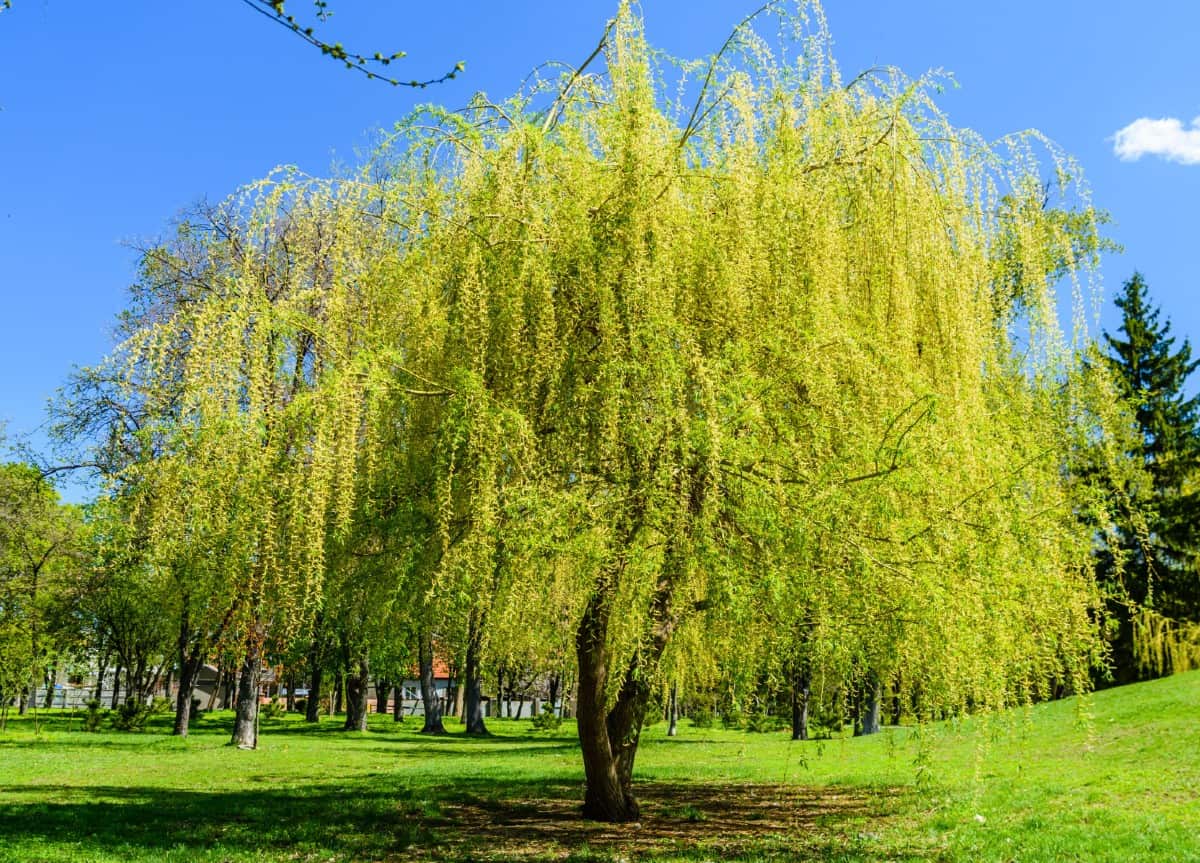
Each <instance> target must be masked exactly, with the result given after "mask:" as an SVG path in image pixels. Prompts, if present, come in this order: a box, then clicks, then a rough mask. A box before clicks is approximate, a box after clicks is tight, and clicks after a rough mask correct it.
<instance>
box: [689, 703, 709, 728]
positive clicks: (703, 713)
mask: <svg viewBox="0 0 1200 863" xmlns="http://www.w3.org/2000/svg"><path fill="white" fill-rule="evenodd" d="M688 719H690V720H691V721H692V727H693V728H712V727H713V720H714V716H713V712H712V708H711V707H694V708H692V710H691V712H690V713H689V714H688Z"/></svg>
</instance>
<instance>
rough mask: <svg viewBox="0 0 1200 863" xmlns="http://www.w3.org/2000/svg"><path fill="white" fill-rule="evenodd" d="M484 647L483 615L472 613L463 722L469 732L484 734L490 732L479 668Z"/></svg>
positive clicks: (468, 641)
mask: <svg viewBox="0 0 1200 863" xmlns="http://www.w3.org/2000/svg"><path fill="white" fill-rule="evenodd" d="M482 647H483V620H482V615H475V614H472V615H471V620H470V624H469V626H468V631H467V662H466V669H465V677H466V686H465V687H464V689H465V698H464V702H463V712H462V717H463V723H464V724H465V725H466V726H467V734H471V735H478V736H483V735H486V734H487V733H488V730H487V725H486V724H484V721H483V679H482V675H481V671H480V668H479V652H480V650H481V649H482Z"/></svg>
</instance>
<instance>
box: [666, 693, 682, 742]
mask: <svg viewBox="0 0 1200 863" xmlns="http://www.w3.org/2000/svg"><path fill="white" fill-rule="evenodd" d="M667 710H668V712H669V713H670V714H671V715H670V716H669V717H668V719H669V723H668V725H667V737H674V736H675V735H676V734H678V733H679V684H678V683H672V684H671V699H670V702H669V704H668V706H667Z"/></svg>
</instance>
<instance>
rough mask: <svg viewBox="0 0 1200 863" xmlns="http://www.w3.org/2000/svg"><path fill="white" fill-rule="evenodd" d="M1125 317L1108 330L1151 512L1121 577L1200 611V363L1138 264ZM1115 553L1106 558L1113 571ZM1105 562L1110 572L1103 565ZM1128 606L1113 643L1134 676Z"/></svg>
mask: <svg viewBox="0 0 1200 863" xmlns="http://www.w3.org/2000/svg"><path fill="white" fill-rule="evenodd" d="M1116 304H1117V308H1119V309H1120V310H1121V313H1122V319H1121V327H1120V329H1119V331H1118V332H1119V335H1120V336H1123V338H1121V337H1119V336H1113V335H1111V334H1109V333H1105V336H1104V337H1105V341H1106V342H1107V345H1108V349H1109V364H1110V368H1111V370H1112V372H1113V376H1114V378H1115V379H1116V382H1117V385H1118V387H1119V388H1120V390H1121V392H1122V394H1123V395H1124V396H1125V398H1126V399H1127V400H1128V402H1129V405H1130V407H1131V409H1132V411H1133V416H1134V420H1135V424H1136V426H1137V434H1136V435H1135V436H1134V438H1133V440H1134V441H1135V442H1136V444H1135V448H1134V450H1133V451H1132V452H1130V456H1131V458H1134V459H1135V460H1137V461H1138V462H1139V463H1140V464H1142V465H1143V466H1144V467H1145V473H1144V476H1145V477H1146V479H1147V483H1146V487H1143V488H1134V489H1130V490H1129V491H1130V493H1131V497H1132V498H1133V500H1134V501H1135V502H1136V503H1138V504H1140V505H1141V507H1142V509H1143V511H1144V512H1145V513H1146V514H1147V519H1146V530H1145V535H1144V536H1140V537H1139V536H1138V533H1139V532H1138V531H1137V530H1135V529H1134V528H1133V526H1131V525H1127V526H1126V527H1125V528H1124V529H1123V530H1122V531H1121V537H1120V540H1119V541H1120V543H1121V545H1122V546H1123V549H1122V551H1123V553H1124V557H1125V561H1126V567H1125V574H1124V576H1123V578H1122V586H1123V588H1124V592H1125V593H1126V594H1127V597H1126V598H1127V599H1128V601H1129V602H1130V603H1132V604H1136V605H1137V606H1147V607H1150V608H1153V609H1155V610H1156V611H1157V612H1158V613H1160V614H1162V615H1164V616H1166V617H1170V618H1174V619H1176V620H1196V619H1197V618H1200V571H1198V569H1197V557H1198V553H1200V521H1198V520H1197V517H1196V516H1197V514H1198V513H1200V490H1198V489H1197V486H1196V483H1195V479H1196V477H1197V475H1198V474H1197V468H1198V467H1200V396H1191V397H1189V396H1188V395H1187V394H1186V393H1185V392H1184V388H1185V384H1186V382H1187V378H1188V376H1189V375H1190V374H1191V373H1192V372H1193V371H1194V370H1195V369H1196V367H1197V366H1200V359H1192V348H1191V345H1190V344H1189V343H1188V341H1187V339H1184V340H1183V343H1182V344H1180V345H1179V346H1178V348H1176V339H1175V337H1174V336H1172V335H1171V334H1170V333H1171V324H1170V322H1169V321H1161V322H1160V319H1159V318H1160V310H1159V308H1157V307H1156V306H1153V305H1152V304H1151V302H1150V299H1149V294H1148V290H1147V286H1146V282H1145V279H1143V278H1142V275H1141V274H1140V273H1136V272H1135V273H1134V274H1133V277H1132V278H1130V279H1129V281H1127V282H1126V283H1125V285H1124V287H1123V288H1122V292H1121V295H1120V296H1119V297H1118V298H1117V300H1116ZM1111 560H1112V555H1111V554H1106V555H1105V561H1106V562H1103V563H1102V565H1101V575H1102V577H1108V578H1112V572H1113V571H1114V568H1113V567H1112V566H1111ZM1106 570H1107V572H1106ZM1131 609H1132V607H1131V606H1124V607H1122V608H1121V609H1119V610H1118V615H1117V616H1118V619H1119V621H1120V624H1121V626H1120V633H1119V635H1118V638H1117V642H1116V644H1115V645H1114V648H1115V649H1114V661H1115V665H1116V672H1117V677H1118V679H1122V680H1125V679H1129V678H1131V677H1133V676H1135V675H1136V669H1135V668H1134V667H1133V665H1134V662H1133V650H1132V627H1131V623H1130V612H1131Z"/></svg>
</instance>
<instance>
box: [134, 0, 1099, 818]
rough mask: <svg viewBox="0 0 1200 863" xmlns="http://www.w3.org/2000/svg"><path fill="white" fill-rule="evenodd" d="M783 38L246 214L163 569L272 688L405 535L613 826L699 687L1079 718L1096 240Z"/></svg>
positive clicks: (639, 76)
mask: <svg viewBox="0 0 1200 863" xmlns="http://www.w3.org/2000/svg"><path fill="white" fill-rule="evenodd" d="M787 20H789V21H791V22H792V23H794V24H795V25H796V39H795V40H794V41H792V42H790V43H789V45H790V46H791V48H790V49H789V52H788V53H785V54H783V55H781V57H779V58H777V57H776V56H775V55H774V54H773V53H772V51H771V50H770V49H769V46H768V43H766V42H764V41H763V40H761V39H759V38H757V37H756V36H755V35H754V32H753V30H752V29H751V27H750V26H749V25H748V24H744V25H743V26H741V27H739V28H738V29H737V30H736V31H735V33H734V35H733V36H732V37H731V39H730V40H729V42H728V43H727V44H726V45H725V47H724V48H723V49H722V51H721V52H720V53H719V54H718V55H717V56H716V57H715V58H714V59H712V60H711V61H710V62H708V63H704V64H699V65H694V64H684V65H683V66H681V67H673V66H670V65H669V64H666V63H665V61H662V60H661V59H658V58H657V55H655V54H654V53H653V52H652V51H651V50H650V49H649V48H648V46H647V45H646V42H645V40H644V38H643V35H642V31H641V25H640V21H639V19H638V18H637V17H636V16H635V15H634V14H633V13H632V12H631V11H630V9H629V8H628V7H625V6H623V7H622V8H621V10H620V12H619V14H618V16H617V18H616V19H614V21H613V23H612V24H611V26H610V27H609V29H608V31H607V32H606V35H605V39H604V42H603V44H602V50H598V51H597V54H596V56H597V57H599V56H603V58H604V60H605V61H606V69H605V71H604V72H603V73H593V72H589V71H588V70H587V69H586V68H584V69H580V70H578V71H577V72H574V73H572V74H570V75H568V76H566V77H565V78H564V79H563V80H562V81H561V82H558V83H557V84H556V85H555V86H554V87H553V88H551V90H550V91H549V92H550V93H551V96H550V97H549V102H548V104H547V98H546V97H545V93H544V92H541V95H540V97H539V93H534V94H526V95H523V96H519V97H517V98H515V99H513V100H510V101H509V102H506V103H504V104H502V105H495V104H492V103H489V102H487V101H486V100H485V99H483V98H482V97H481V98H480V99H478V100H476V102H474V103H473V105H472V106H471V108H470V109H469V110H467V111H464V112H458V113H454V114H450V113H445V112H440V111H436V110H429V111H426V112H424V113H423V114H421V115H419V116H417V117H415V118H414V119H413V120H412V121H411V122H409V123H407V124H405V125H403V126H402V127H401V128H400V129H399V131H398V132H397V134H396V135H395V136H394V137H393V138H392V139H391V140H390V141H389V142H388V144H387V145H386V146H385V147H383V148H381V150H380V151H379V153H378V154H377V155H376V157H375V158H374V159H373V160H372V162H371V164H370V165H369V166H368V168H366V169H365V170H364V171H363V173H362V174H361V175H360V176H357V177H350V178H340V179H338V180H335V181H329V182H318V181H314V180H309V179H306V178H302V177H299V176H296V175H290V174H283V175H279V176H277V177H275V178H273V179H272V180H271V181H269V182H267V183H263V184H260V185H258V186H256V187H253V188H252V189H251V190H250V191H249V192H247V193H246V195H244V196H243V197H241V198H239V199H237V200H236V201H234V202H232V203H231V204H230V207H231V210H230V212H231V213H234V214H235V215H236V218H235V219H234V220H233V225H234V228H235V229H232V230H227V231H223V232H219V234H217V235H215V236H214V237H213V238H212V239H211V242H210V245H209V246H208V247H206V248H207V249H208V251H207V252H206V254H207V255H208V259H210V260H211V261H212V262H213V266H211V267H210V268H208V271H210V274H209V276H208V277H206V280H205V291H204V296H203V298H202V300H201V301H200V302H197V303H196V304H195V305H194V306H191V307H189V308H188V309H187V310H186V311H185V312H182V313H178V314H175V315H172V316H171V317H169V318H168V319H166V320H163V321H161V322H157V323H156V324H155V325H154V326H151V327H148V328H146V329H145V330H144V331H143V332H141V333H140V334H139V335H138V336H137V337H136V338H135V339H133V340H132V341H131V342H130V343H129V345H128V347H127V348H126V350H127V351H128V352H129V353H130V354H131V355H133V356H136V357H137V358H138V363H140V364H141V366H142V367H150V368H155V367H156V366H155V364H156V363H159V364H160V367H161V369H162V377H163V378H164V379H170V380H171V381H172V386H175V387H177V389H178V392H179V397H178V399H177V403H178V409H177V411H176V412H175V413H173V414H172V417H171V419H170V422H169V423H167V426H168V429H167V431H166V432H164V436H165V437H166V438H167V439H169V440H170V442H171V445H170V446H168V447H166V448H165V451H164V453H163V455H162V457H161V458H159V459H157V460H156V461H155V463H154V465H153V467H152V468H148V477H147V481H146V483H144V485H145V487H146V488H147V489H152V492H148V493H147V495H146V496H145V503H144V506H145V508H146V511H147V513H148V516H147V518H149V520H150V523H151V524H153V525H154V527H153V531H152V532H153V535H154V536H155V538H156V545H157V546H158V547H159V548H160V549H161V550H162V553H163V554H164V556H165V557H164V559H170V558H171V554H172V550H174V551H175V552H178V553H179V554H180V555H187V556H189V558H190V559H193V560H198V561H202V562H203V565H204V566H205V567H208V568H209V569H210V570H211V571H212V572H213V573H214V574H215V576H214V577H217V578H218V579H219V580H220V583H221V584H222V585H224V586H225V587H226V589H227V591H228V595H229V596H230V597H231V598H232V601H231V605H230V607H231V608H232V609H235V610H236V614H237V616H238V619H239V621H240V623H239V626H238V628H237V631H238V632H239V633H240V637H241V638H242V639H243V646H244V655H245V656H246V665H245V668H244V672H245V673H246V674H248V673H249V672H251V671H253V670H254V669H253V668H252V666H253V663H254V662H256V661H257V655H258V651H261V644H262V641H263V639H264V638H265V637H266V632H267V630H269V629H276V630H282V631H290V630H292V629H294V627H295V626H297V625H298V624H299V622H301V621H303V620H305V619H306V615H307V614H308V613H309V612H310V611H311V610H312V609H314V608H315V607H317V606H318V605H319V604H320V602H321V601H322V600H321V597H322V594H323V592H324V591H325V590H326V588H327V587H328V585H326V583H325V581H324V578H323V576H324V573H325V571H326V569H327V567H328V566H329V565H330V561H331V560H332V559H335V558H336V555H334V556H332V557H331V551H333V552H336V553H337V554H341V553H343V552H344V551H345V550H346V549H348V548H353V546H354V537H355V536H360V537H371V536H374V537H375V538H374V539H371V540H370V542H371V543H383V541H384V540H383V539H382V538H381V537H380V536H379V530H380V526H381V525H385V524H388V523H389V522H388V519H389V518H391V517H392V515H390V514H394V513H397V512H404V513H407V515H406V516H405V517H404V518H400V519H398V520H395V521H394V522H392V523H394V524H395V525H396V526H397V527H396V529H397V530H403V531H406V532H408V533H409V534H410V535H409V536H407V537H404V538H402V539H403V541H402V542H399V543H396V544H395V547H397V548H399V547H403V548H405V549H406V551H405V552H404V554H403V561H404V563H403V565H398V566H397V572H398V573H400V572H402V573H403V576H402V577H403V578H404V579H408V581H407V582H406V583H407V584H408V589H407V590H406V591H405V593H407V594H408V596H409V600H410V601H411V602H413V603H414V604H415V605H414V607H415V609H416V612H417V613H416V615H415V618H414V619H417V620H419V621H421V626H424V627H425V628H426V630H427V631H428V630H429V629H430V628H432V627H435V626H436V627H438V628H439V629H440V630H441V632H440V633H439V634H440V635H443V636H447V637H449V638H450V639H451V640H454V641H456V643H458V644H461V646H462V647H463V648H464V651H465V655H466V660H467V661H466V665H467V672H468V677H469V678H473V679H474V680H475V681H478V680H479V679H480V677H481V671H480V669H481V668H482V666H483V665H484V664H486V663H487V662H489V661H492V662H497V661H503V660H504V659H505V658H511V657H513V656H516V655H544V656H552V655H556V654H560V653H561V652H562V651H563V650H568V651H570V652H572V653H573V654H574V658H575V662H576V666H577V667H576V676H577V681H578V690H577V703H576V714H577V717H578V727H579V736H580V742H581V749H582V754H583V762H584V769H585V773H586V777H587V791H586V799H585V804H584V811H585V814H586V815H588V816H589V817H592V818H597V819H602V820H608V821H624V820H631V819H635V818H637V817H638V805H637V802H636V799H635V797H634V794H633V786H632V777H633V766H634V759H635V756H636V752H637V745H638V736H639V733H640V729H641V727H642V721H643V719H644V716H645V713H646V711H647V709H648V707H649V705H650V704H651V702H652V699H653V697H654V695H655V693H656V691H658V688H659V687H661V685H662V682H663V681H664V680H665V679H667V678H671V679H675V680H688V681H691V682H693V683H702V682H704V681H705V680H706V679H707V680H711V679H713V677H715V675H716V674H717V671H718V669H719V668H720V667H721V666H722V665H723V664H726V663H728V662H735V663H741V664H743V665H745V666H746V667H751V666H754V665H756V664H757V665H760V666H761V665H763V664H764V663H766V664H768V665H769V662H768V660H770V659H771V658H772V657H782V656H785V655H786V656H787V658H788V659H789V661H791V662H793V663H794V662H797V661H803V662H804V663H805V665H806V667H807V668H809V669H810V675H811V680H812V683H813V686H814V687H816V689H817V690H818V691H819V692H821V693H823V695H822V697H825V698H827V700H829V701H831V702H832V701H834V700H836V698H838V697H840V696H838V695H837V693H845V692H848V691H851V690H852V689H855V688H857V689H859V690H869V691H874V692H876V693H877V692H879V691H880V688H881V687H883V686H889V687H891V688H892V690H893V691H895V692H897V693H900V694H902V695H903V696H904V697H905V698H906V699H908V700H909V701H910V702H911V703H912V704H913V705H914V709H916V710H917V712H918V713H919V715H922V716H930V715H933V714H935V713H937V712H946V711H956V710H962V709H969V708H977V707H999V706H1003V705H1006V704H1010V703H1015V702H1019V701H1023V700H1027V699H1030V698H1034V697H1037V696H1039V695H1040V694H1043V693H1045V692H1047V691H1049V690H1050V689H1051V688H1052V687H1057V686H1060V685H1063V684H1064V683H1066V684H1069V685H1070V686H1072V687H1073V688H1076V689H1082V688H1084V687H1085V686H1086V683H1087V669H1088V666H1089V663H1091V662H1093V661H1094V660H1095V659H1096V658H1097V651H1098V643H1099V642H1098V640H1097V627H1098V622H1097V621H1098V617H1097V615H1098V614H1099V606H1098V603H1097V597H1096V591H1095V588H1094V584H1093V581H1092V578H1091V575H1090V573H1091V546H1092V533H1093V531H1094V530H1095V529H1096V528H1095V525H1096V524H1100V523H1103V522H1104V520H1105V513H1104V507H1103V505H1102V501H1099V500H1097V498H1096V497H1095V495H1094V494H1092V493H1091V491H1090V489H1089V488H1088V487H1087V486H1086V484H1084V483H1083V482H1082V481H1080V480H1079V479H1078V473H1077V471H1076V470H1075V469H1074V463H1073V458H1074V457H1073V455H1072V454H1073V453H1074V452H1076V451H1078V450H1080V449H1081V448H1083V447H1085V446H1087V445H1089V444H1091V443H1092V442H1094V441H1095V440H1096V439H1097V438H1098V437H1102V436H1103V422H1104V418H1105V416H1106V415H1107V414H1106V409H1107V408H1106V401H1107V399H1106V395H1105V394H1106V393H1108V392H1109V391H1108V390H1106V388H1105V385H1104V383H1103V381H1102V380H1098V379H1097V374H1098V373H1096V372H1094V371H1093V372H1089V371H1088V369H1086V368H1084V367H1082V366H1081V365H1079V364H1078V363H1077V361H1076V359H1075V357H1076V355H1077V352H1078V348H1079V347H1080V346H1081V339H1082V338H1083V333H1082V329H1081V328H1080V327H1076V328H1075V330H1074V331H1073V333H1072V334H1071V336H1070V337H1068V336H1067V335H1065V334H1064V333H1063V332H1062V331H1061V330H1060V327H1059V324H1058V312H1057V304H1056V298H1055V293H1054V288H1055V284H1056V283H1057V282H1059V281H1062V280H1064V279H1065V281H1066V283H1067V284H1068V285H1070V286H1071V289H1072V296H1073V297H1074V300H1075V302H1074V303H1073V306H1074V308H1075V310H1076V311H1077V312H1078V313H1079V315H1080V316H1082V314H1083V311H1084V306H1085V296H1086V293H1087V290H1088V287H1089V282H1088V272H1089V268H1090V267H1091V266H1092V265H1094V263H1095V261H1094V256H1095V251H1096V248H1097V245H1096V240H1095V218H1094V216H1093V215H1092V211H1091V210H1090V208H1089V207H1088V205H1087V202H1086V197H1085V196H1084V195H1083V193H1082V190H1081V189H1079V187H1078V186H1077V184H1076V183H1075V181H1074V179H1073V178H1074V177H1075V176H1076V175H1077V174H1076V172H1075V171H1074V170H1073V169H1072V166H1071V165H1070V163H1069V162H1067V161H1066V160H1064V159H1062V158H1061V157H1060V156H1058V154H1057V153H1056V152H1055V151H1054V149H1053V148H1052V147H1049V146H1048V145H1046V144H1045V143H1044V142H1042V141H1041V140H1040V139H1039V138H1037V136H1032V135H1027V136H1018V137H1013V138H1008V139H1005V140H1003V141H1001V142H1000V143H999V144H996V145H988V144H987V143H986V142H984V141H982V140H981V139H979V138H978V137H977V136H975V135H973V134H971V133H970V132H967V131H964V130H961V129H956V128H954V127H952V126H951V125H950V124H949V123H948V122H947V121H946V120H945V119H944V117H943V116H942V115H941V114H940V113H939V112H938V110H937V108H936V106H935V104H934V102H933V99H932V95H931V94H933V93H934V92H935V91H936V81H930V80H916V81H913V80H908V79H905V78H904V77H902V76H901V75H899V74H898V73H895V72H891V71H886V70H885V71H882V72H873V73H869V74H866V75H863V76H860V77H858V78H855V79H854V80H852V81H849V82H846V81H843V80H842V79H841V77H840V74H839V72H838V70H837V67H836V65H835V64H834V63H833V60H832V59H831V57H830V55H829V49H828V38H827V35H826V34H825V31H824V24H823V19H822V17H821V14H820V10H819V8H818V7H816V6H802V7H800V8H799V9H798V10H797V11H796V13H795V14H794V15H793V16H791V17H789V18H788V19H787ZM672 69H675V70H677V72H678V75H677V76H676V77H675V78H672V77H671V76H672V75H675V74H676V73H674V72H672V71H671V70H672ZM668 81H671V82H672V83H671V84H668ZM675 85H678V86H675ZM668 92H676V93H684V94H691V96H692V97H694V101H692V100H688V101H684V100H683V99H682V98H679V99H677V100H675V101H672V99H671V98H669V97H668V96H667V95H665V94H666V93H668ZM1043 171H1050V172H1052V176H1053V178H1054V184H1055V187H1056V188H1057V189H1058V190H1059V191H1060V192H1061V194H1062V195H1063V200H1064V201H1065V202H1066V204H1065V206H1066V207H1069V208H1070V209H1063V208H1054V207H1047V206H1046V186H1045V185H1044V184H1043V182H1042V177H1041V175H1042V172H1043ZM1063 213H1069V214H1070V217H1069V218H1064V217H1063ZM178 345H184V346H185V348H186V349H185V350H183V353H182V358H181V357H180V355H179V352H178V351H174V350H167V349H166V348H165V347H164V346H178ZM160 355H161V356H163V357H168V356H169V357H171V358H172V359H171V361H170V362H165V361H162V362H160V360H159V357H160ZM168 432H169V433H168ZM1082 514H1087V518H1081V515H1082ZM349 577H351V578H352V577H353V576H352V575H351V576H349ZM400 577H401V576H400V575H397V578H400ZM244 676H245V674H244ZM471 689H472V685H471V680H468V691H470V690H471ZM478 695H479V693H478V687H477V686H476V687H475V698H476V699H478ZM473 710H474V708H473V707H470V706H469V708H468V712H472V711H473ZM472 715H474V714H472Z"/></svg>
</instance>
